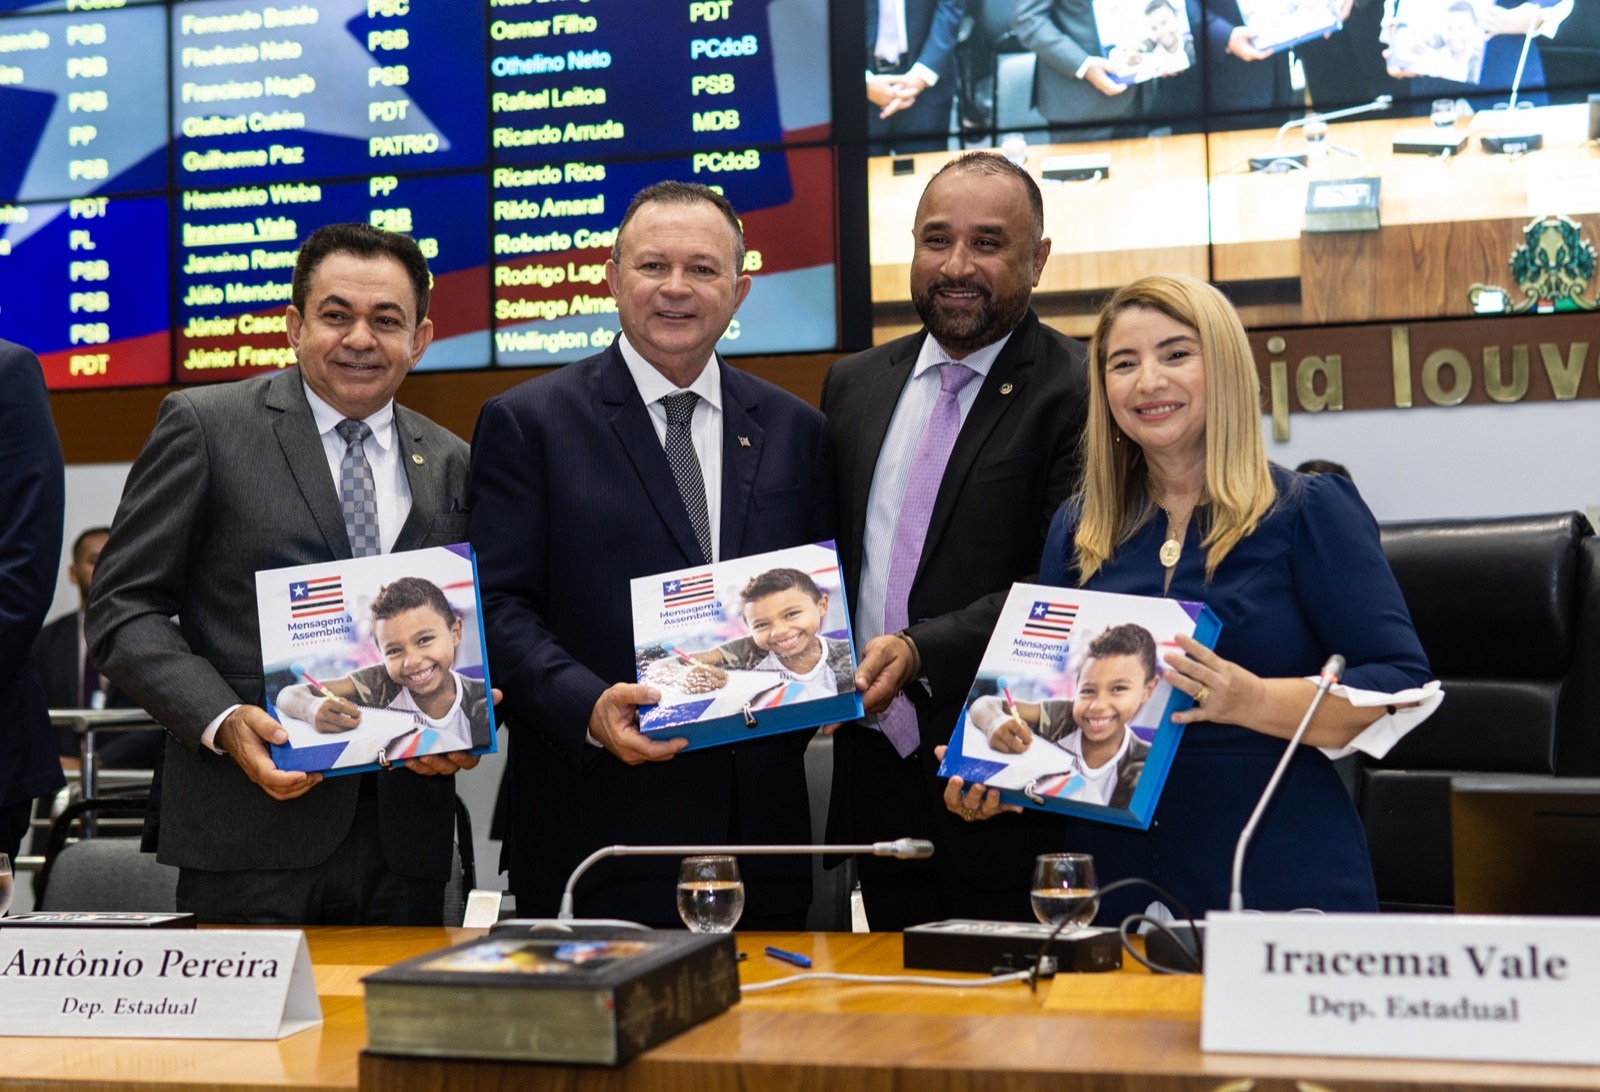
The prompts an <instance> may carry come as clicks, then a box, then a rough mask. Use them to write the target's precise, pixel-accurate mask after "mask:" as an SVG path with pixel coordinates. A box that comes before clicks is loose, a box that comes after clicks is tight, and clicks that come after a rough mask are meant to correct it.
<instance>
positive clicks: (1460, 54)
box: [1383, 0, 1499, 83]
mask: <svg viewBox="0 0 1600 1092" xmlns="http://www.w3.org/2000/svg"><path fill="white" fill-rule="evenodd" d="M1498 10H1499V9H1498V7H1497V6H1496V4H1495V3H1494V0H1397V2H1396V3H1395V5H1394V18H1393V19H1392V20H1391V21H1389V23H1388V24H1387V26H1386V29H1385V34H1386V37H1385V39H1384V40H1385V42H1387V44H1388V48H1387V49H1385V50H1384V53H1383V55H1384V62H1385V64H1386V66H1387V67H1388V69H1389V75H1391V76H1400V77H1402V78H1404V77H1407V76H1434V77H1437V78H1439V79H1442V80H1451V81H1453V82H1455V83H1477V82H1479V80H1480V79H1481V78H1482V76H1483V51H1484V49H1485V47H1486V46H1487V45H1488V43H1489V38H1490V36H1491V35H1492V34H1493V26H1494V19H1495V13H1496V11H1498Z"/></svg>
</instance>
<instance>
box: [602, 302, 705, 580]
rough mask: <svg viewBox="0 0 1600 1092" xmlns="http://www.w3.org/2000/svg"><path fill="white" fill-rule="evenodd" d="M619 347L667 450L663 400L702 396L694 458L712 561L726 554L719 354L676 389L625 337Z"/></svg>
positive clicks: (693, 426)
mask: <svg viewBox="0 0 1600 1092" xmlns="http://www.w3.org/2000/svg"><path fill="white" fill-rule="evenodd" d="M617 348H618V349H619V350H621V352H622V359H623V361H624V362H625V363H626V364H627V365H628V374H629V375H631V376H633V385H634V386H635V387H637V388H638V389H639V397H640V398H641V399H643V400H644V408H645V409H646V410H648V411H649V412H650V423H651V424H652V425H654V426H655V430H656V439H657V440H659V441H660V442H661V447H662V449H663V450H665V449H666V446H667V407H666V406H663V405H662V404H661V400H662V399H663V398H665V397H666V396H667V395H669V394H681V393H682V392H684V391H693V392H694V393H695V394H698V395H699V396H700V401H699V402H697V403H695V407H694V417H693V418H691V419H690V421H689V438H690V439H691V440H692V441H693V442H694V457H695V458H696V459H698V460H700V477H701V480H703V481H704V482H705V486H706V516H707V517H708V518H709V519H710V520H711V560H713V561H715V560H717V558H718V556H719V555H720V554H721V552H722V370H721V367H720V366H719V365H718V363H717V354H716V353H712V354H711V359H710V360H709V361H707V362H706V366H705V368H704V369H702V370H701V372H700V374H699V375H698V376H697V377H696V378H695V381H694V382H693V383H691V384H689V385H688V386H687V387H675V386H673V385H672V380H670V379H668V378H667V377H666V376H664V375H662V374H661V373H660V372H658V371H656V369H655V366H654V365H653V364H651V363H650V362H649V361H648V360H646V359H645V358H644V357H642V356H640V355H639V350H637V349H635V348H634V347H633V346H632V345H629V344H628V339H627V337H626V336H624V335H622V334H618V335H617Z"/></svg>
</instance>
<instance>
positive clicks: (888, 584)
mask: <svg viewBox="0 0 1600 1092" xmlns="http://www.w3.org/2000/svg"><path fill="white" fill-rule="evenodd" d="M913 235H914V236H915V240H916V246H915V252H914V254H913V257H912V264H911V297H912V301H913V302H914V304H915V305H916V308H917V313H918V314H919V315H920V316H921V318H922V321H923V323H924V326H925V329H924V330H923V331H922V332H920V333H917V334H913V335H911V336H909V337H904V338H901V339H899V340H898V341H892V342H890V343H889V344H887V345H882V346H879V347H878V348H876V349H871V350H868V351H867V352H864V353H860V354H857V355H856V356H852V357H847V358H845V359H843V360H841V361H839V362H838V363H837V364H835V365H834V366H833V368H832V369H831V370H830V371H829V372H828V377H827V380H826V382H825V383H824V386H823V391H822V407H823V411H824V413H826V414H827V417H828V430H829V433H830V435H831V436H832V437H833V443H834V451H835V455H836V458H837V460H838V468H839V473H838V479H837V480H838V486H839V488H838V493H839V526H840V543H839V544H840V549H841V553H842V554H843V560H844V571H845V583H846V586H847V590H848V598H849V601H850V603H851V605H852V609H853V613H854V623H855V630H856V638H857V644H858V647H860V648H861V666H860V669H859V670H858V672H857V686H858V687H860V688H861V689H862V690H864V691H865V695H864V700H865V702H866V705H867V709H868V711H869V712H870V713H876V714H879V715H878V717H877V718H876V719H872V718H869V720H868V721H867V722H861V723H855V724H847V725H844V726H842V727H841V728H840V729H839V732H838V735H837V737H836V738H835V742H834V755H835V769H834V786H833V803H832V806H831V809H830V816H829V839H830V840H831V841H843V842H870V841H878V840H882V839H886V838H894V837H900V836H905V835H909V836H913V837H920V838H931V839H932V840H933V841H934V843H935V845H936V846H937V847H938V850H937V852H936V853H935V854H934V856H933V858H932V859H931V860H929V861H915V862H913V861H897V860H887V859H879V858H872V857H864V858H862V859H861V860H860V870H861V888H862V894H863V897H864V900H865V903H866V911H867V918H868V921H869V922H870V924H871V926H872V928H873V929H900V928H904V927H905V926H906V925H908V924H913V923H916V922H921V921H932V920H937V919H939V918H944V917H983V918H1013V919H1020V920H1031V918H1032V912H1031V909H1030V906H1029V902H1028V884H1029V879H1030V877H1031V869H1032V862H1033V857H1034V855H1035V854H1037V853H1042V852H1048V851H1052V850H1057V849H1060V848H1061V822H1060V820H1059V819H1057V818H1055V817H1051V816H1045V815H1042V814H1039V813H1029V814H1026V815H1007V816H1004V817H1003V818H1004V819H1005V826H1004V827H995V828H993V829H990V827H991V824H988V823H973V824H967V825H963V824H962V823H961V820H960V819H959V818H957V817H956V816H953V815H951V814H949V813H948V812H946V811H945V808H944V804H943V802H942V800H941V797H940V792H941V789H942V783H941V782H939V781H938V780H937V779H936V777H935V776H934V775H935V770H936V769H937V766H938V761H937V759H936V758H935V756H934V746H935V745H936V744H942V743H945V742H947V741H948V740H949V738H950V734H951V731H952V730H953V728H954V726H955V718H956V715H957V713H959V711H960V709H961V706H962V703H963V701H964V700H965V698H966V695H967V691H968V689H969V688H970V687H971V685H972V680H973V677H974V675H975V674H976V673H977V669H978V661H979V660H980V659H981V658H982V654H983V649H984V646H985V644H986V643H987V641H988V637H989V632H990V630H991V629H992V628H993V625H994V621H995V617H996V615H997V613H998V610H999V603H1000V601H1001V600H1003V598H1004V593H1005V591H1006V590H1007V589H1008V588H1009V587H1010V585H1011V584H1012V583H1013V582H1014V581H1017V580H1024V579H1026V578H1028V577H1029V576H1030V575H1031V574H1033V573H1035V572H1037V571H1038V567H1039V554H1040V550H1041V549H1042V547H1043V545H1044V537H1045V532H1046V530H1047V529H1048V527H1049V523H1050V518H1051V516H1052V515H1053V514H1054V513H1055V510H1056V508H1057V507H1059V506H1060V504H1061V502H1062V500H1063V499H1065V497H1066V496H1067V495H1068V493H1069V491H1070V490H1071V489H1072V488H1073V487H1074V486H1075V484H1076V481H1077V476H1078V462H1077V449H1078V437H1079V434H1080V433H1081V432H1082V430H1083V422H1084V415H1085V398H1086V390H1087V375H1086V372H1085V370H1084V350H1083V346H1082V345H1080V344H1079V343H1078V342H1076V341H1073V340H1072V339H1070V338H1067V337H1063V336H1062V335H1060V334H1058V333H1056V332H1055V331H1054V330H1051V329H1050V328H1049V327H1047V326H1045V325H1043V324H1042V323H1040V321H1039V319H1038V316H1037V315H1035V314H1034V313H1033V311H1032V309H1031V308H1030V307H1029V300H1030V298H1031V296H1032V292H1033V288H1034V287H1035V286H1036V285H1037V284H1038V283H1039V275H1040V273H1041V272H1042V271H1043V270H1044V265H1045V260H1046V259H1047V258H1048V257H1049V255H1050V240H1049V239H1046V238H1044V211H1043V204H1042V202H1041V199H1040V195H1039V188H1038V186H1037V185H1036V184H1035V183H1034V181H1033V179H1032V178H1030V177H1029V176H1028V174H1027V172H1026V171H1024V170H1022V169H1021V168H1020V167H1016V166H1014V165H1013V164H1011V163H1010V162H1008V161H1007V160H1005V159H1003V158H1001V157H999V156H995V155H991V154H988V153H983V152H974V153H968V154H967V155H964V156H961V157H959V158H958V159H955V160H952V161H951V162H950V163H948V164H946V165H945V167H944V168H943V169H941V170H940V172H939V173H938V174H936V175H935V176H934V178H933V180H932V181H931V182H929V183H928V187H927V189H926V190H924V191H923V195H922V200H921V203H920V204H919V205H918V206H917V218H916V226H915V229H914V231H913ZM966 372H972V373H976V374H973V375H965V374H963V373H966ZM947 380H953V382H948V383H947ZM963 380H965V383H964V385H961V383H962V381H963ZM950 387H956V388H958V389H957V390H956V392H955V393H954V395H953V398H954V400H955V402H956V406H955V407H954V408H951V407H949V406H948V404H947V403H946V399H947V398H948V397H950V395H949V388H950ZM950 412H954V413H957V414H958V415H959V418H960V420H959V425H958V426H956V428H957V431H956V432H955V439H954V444H953V446H952V447H949V448H948V449H947V450H948V458H947V461H943V462H942V466H943V469H942V471H941V470H940V469H939V465H940V463H939V462H938V461H936V459H942V458H943V455H942V453H940V454H938V455H937V456H936V454H935V453H934V452H932V451H930V450H925V449H924V441H923V437H924V436H929V435H931V434H933V433H934V432H936V431H937V422H938V419H939V417H940V414H941V413H950ZM952 424H953V422H952ZM919 492H921V493H923V494H924V495H925V496H926V495H931V497H932V501H931V510H929V511H928V512H927V518H926V522H925V523H923V525H922V527H921V528H917V527H905V526H902V524H904V523H905V522H906V519H905V516H906V514H907V513H909V512H911V511H912V510H913V508H914V507H915V505H914V503H913V498H914V496H915V495H916V494H918V493H919ZM924 529H925V530H924ZM897 562H898V563H899V564H898V565H897ZM906 585H908V588H907V587H905V586H906ZM897 696H901V697H903V698H904V699H908V700H909V701H910V703H911V705H912V706H914V708H908V707H907V706H905V705H903V704H901V702H900V700H899V697H897ZM891 698H896V701H895V703H894V706H895V707H894V708H889V709H888V711H887V712H885V710H886V708H888V707H889V706H890V704H891V703H890V699H891ZM907 728H909V733H908V732H907Z"/></svg>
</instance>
